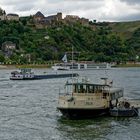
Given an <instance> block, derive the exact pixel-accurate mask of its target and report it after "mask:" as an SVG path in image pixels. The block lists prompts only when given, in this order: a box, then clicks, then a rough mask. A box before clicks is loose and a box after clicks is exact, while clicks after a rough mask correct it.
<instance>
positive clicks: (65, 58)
mask: <svg viewBox="0 0 140 140" xmlns="http://www.w3.org/2000/svg"><path fill="white" fill-rule="evenodd" d="M62 61H63V62H64V63H67V62H68V60H67V55H66V54H65V55H64V56H63V58H62Z"/></svg>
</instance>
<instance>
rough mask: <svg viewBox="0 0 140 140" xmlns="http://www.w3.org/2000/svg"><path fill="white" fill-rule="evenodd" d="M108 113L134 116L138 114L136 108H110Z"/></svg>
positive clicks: (118, 115)
mask: <svg viewBox="0 0 140 140" xmlns="http://www.w3.org/2000/svg"><path fill="white" fill-rule="evenodd" d="M110 115H111V116H114V117H134V116H138V109H137V108H133V109H111V110H110Z"/></svg>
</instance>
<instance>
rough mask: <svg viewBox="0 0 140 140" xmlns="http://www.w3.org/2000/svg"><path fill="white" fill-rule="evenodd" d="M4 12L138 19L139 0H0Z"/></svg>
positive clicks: (24, 14)
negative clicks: (39, 12) (60, 13)
mask: <svg viewBox="0 0 140 140" xmlns="http://www.w3.org/2000/svg"><path fill="white" fill-rule="evenodd" d="M0 7H1V8H2V9H4V10H6V13H7V14H8V13H17V14H19V15H20V16H27V15H33V14H35V13H36V12H37V11H41V12H42V13H43V14H44V15H45V16H48V15H52V14H56V13H57V12H62V13H63V16H65V15H68V14H71V15H78V16H80V17H85V18H89V19H91V20H92V19H96V20H97V21H131V20H140V0H0Z"/></svg>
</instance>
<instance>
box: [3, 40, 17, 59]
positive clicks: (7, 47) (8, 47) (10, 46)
mask: <svg viewBox="0 0 140 140" xmlns="http://www.w3.org/2000/svg"><path fill="white" fill-rule="evenodd" d="M15 49H16V44H15V43H13V42H11V41H5V42H4V43H3V44H2V48H1V50H2V51H3V52H4V54H5V56H7V57H10V56H11V55H12V54H13V51H14V50H15Z"/></svg>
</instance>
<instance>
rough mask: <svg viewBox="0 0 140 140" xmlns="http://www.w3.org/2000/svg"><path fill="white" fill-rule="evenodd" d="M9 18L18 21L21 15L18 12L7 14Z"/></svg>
mask: <svg viewBox="0 0 140 140" xmlns="http://www.w3.org/2000/svg"><path fill="white" fill-rule="evenodd" d="M6 17H7V20H16V21H19V15H17V14H12V13H11V14H7V16H6Z"/></svg>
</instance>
